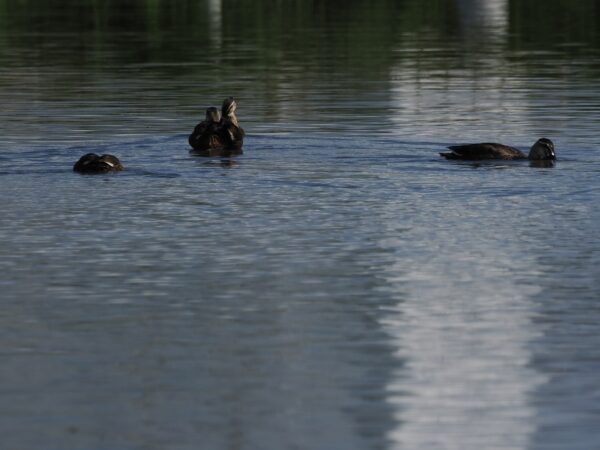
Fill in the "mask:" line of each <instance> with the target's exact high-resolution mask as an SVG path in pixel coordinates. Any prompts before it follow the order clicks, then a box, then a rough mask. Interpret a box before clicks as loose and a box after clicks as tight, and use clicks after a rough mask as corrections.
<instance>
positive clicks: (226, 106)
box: [219, 97, 246, 153]
mask: <svg viewBox="0 0 600 450" xmlns="http://www.w3.org/2000/svg"><path fill="white" fill-rule="evenodd" d="M236 110H237V103H236V101H235V100H234V98H233V97H227V98H226V99H225V100H223V105H222V106H221V116H222V120H221V126H220V128H219V135H220V136H221V140H222V141H223V144H224V147H225V149H227V150H230V151H234V152H239V153H242V146H243V145H244V136H245V135H246V133H245V132H244V129H243V128H242V127H240V124H239V122H238V119H237V116H236V115H235V111H236Z"/></svg>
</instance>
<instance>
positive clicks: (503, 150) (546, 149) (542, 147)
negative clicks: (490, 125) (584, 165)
mask: <svg viewBox="0 0 600 450" xmlns="http://www.w3.org/2000/svg"><path fill="white" fill-rule="evenodd" d="M448 148H449V149H450V150H452V151H451V152H448V153H440V155H442V156H443V157H444V158H446V159H464V160H481V159H505V160H508V159H529V160H531V161H549V160H554V159H556V154H555V153H554V144H553V143H552V141H551V140H550V139H546V138H541V139H538V140H537V142H536V143H535V144H533V145H532V146H531V149H530V150H529V154H528V155H525V153H523V152H522V151H521V150H518V149H516V148H513V147H509V146H507V145H502V144H493V143H482V144H466V145H452V146H450V147H448Z"/></svg>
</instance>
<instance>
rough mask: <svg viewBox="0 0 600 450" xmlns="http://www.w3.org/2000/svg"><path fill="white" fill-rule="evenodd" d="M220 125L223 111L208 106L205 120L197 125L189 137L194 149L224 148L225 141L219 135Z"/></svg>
mask: <svg viewBox="0 0 600 450" xmlns="http://www.w3.org/2000/svg"><path fill="white" fill-rule="evenodd" d="M220 125H221V113H220V112H219V110H218V109H217V108H215V107H214V106H211V107H210V108H207V109H206V115H205V118H204V120H203V121H202V122H200V123H199V124H198V125H196V127H195V128H194V131H193V132H192V134H190V137H189V138H188V142H189V143H190V146H191V147H192V148H193V149H194V150H200V151H203V150H210V149H221V148H223V143H222V142H221V138H220V137H219V126H220Z"/></svg>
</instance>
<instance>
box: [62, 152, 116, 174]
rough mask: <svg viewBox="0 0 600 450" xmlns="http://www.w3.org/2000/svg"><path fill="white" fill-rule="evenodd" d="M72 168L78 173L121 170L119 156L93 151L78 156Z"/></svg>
mask: <svg viewBox="0 0 600 450" xmlns="http://www.w3.org/2000/svg"><path fill="white" fill-rule="evenodd" d="M73 170H74V171H75V172H79V173H107V172H118V171H120V170H123V165H122V164H121V161H119V158H117V157H116V156H114V155H102V156H98V155H96V154H95V153H87V154H85V155H83V156H82V157H81V158H79V161H77V162H76V163H75V165H74V166H73Z"/></svg>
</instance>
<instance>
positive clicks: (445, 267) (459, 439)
mask: <svg viewBox="0 0 600 450" xmlns="http://www.w3.org/2000/svg"><path fill="white" fill-rule="evenodd" d="M387 245H390V243H389V242H388V243H387ZM392 245H394V243H392ZM454 252H456V253H454ZM452 253H453V254H452V255H451V256H450V255H446V256H444V255H443V254H442V255H438V256H434V257H433V258H432V257H431V255H430V257H429V258H423V259H422V260H421V261H418V260H412V261H407V260H406V259H404V258H402V259H401V260H399V261H398V262H397V263H396V264H395V265H393V266H392V267H390V268H389V273H388V276H387V279H388V281H389V282H390V283H391V284H392V285H397V288H398V291H399V292H403V293H408V295H407V296H406V297H405V300H404V301H403V302H402V303H400V304H398V306H397V308H396V309H395V310H392V311H390V315H389V316H388V317H387V319H385V320H384V321H383V325H384V327H385V328H386V329H387V331H388V332H389V334H390V336H392V339H393V340H394V341H395V342H396V346H397V349H398V350H397V356H398V357H399V358H400V359H402V360H404V361H406V366H405V367H404V368H403V369H402V371H401V372H399V373H398V374H397V377H396V378H395V379H394V380H393V381H392V382H391V383H390V384H389V386H388V391H389V401H390V402H391V403H392V404H393V405H395V406H396V407H397V423H398V426H397V428H396V429H395V430H394V431H392V432H391V433H390V435H389V436H388V437H389V439H390V440H391V441H392V442H394V444H395V446H397V447H395V448H409V449H411V450H417V449H427V450H429V449H449V450H454V449H456V450H469V449H473V450H475V449H478V450H479V449H487V450H489V449H507V450H508V449H510V450H518V449H526V448H527V447H528V443H529V440H530V437H531V435H532V434H533V433H534V432H535V420H534V419H535V415H536V410H535V408H534V407H533V406H532V405H531V404H530V402H529V396H530V394H531V393H532V391H534V390H535V389H536V388H537V387H538V386H539V385H540V384H541V383H543V382H545V380H544V378H543V377H542V376H540V375H539V374H538V373H536V372H535V371H534V370H533V369H531V368H530V366H529V363H530V356H531V355H530V351H529V349H528V344H529V343H530V342H531V341H532V340H533V339H534V338H535V337H536V336H537V332H536V331H535V328H534V327H533V326H532V325H531V322H530V317H531V315H532V313H533V312H532V311H531V310H530V309H531V305H530V301H529V300H528V299H529V298H530V296H531V295H533V294H535V293H536V292H537V291H536V289H534V288H531V287H525V286H517V285H516V284H515V283H513V282H512V281H511V273H512V271H513V270H514V269H515V267H514V261H512V260H511V258H508V257H507V256H506V255H502V254H501V253H498V252H497V251H495V253H494V254H493V257H488V258H481V259H477V258H474V257H473V256H472V255H470V254H469V252H467V251H465V252H463V253H462V254H461V252H460V250H459V249H458V247H457V248H454V249H453V251H452ZM411 267H412V268H413V269H412V270H411Z"/></svg>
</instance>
